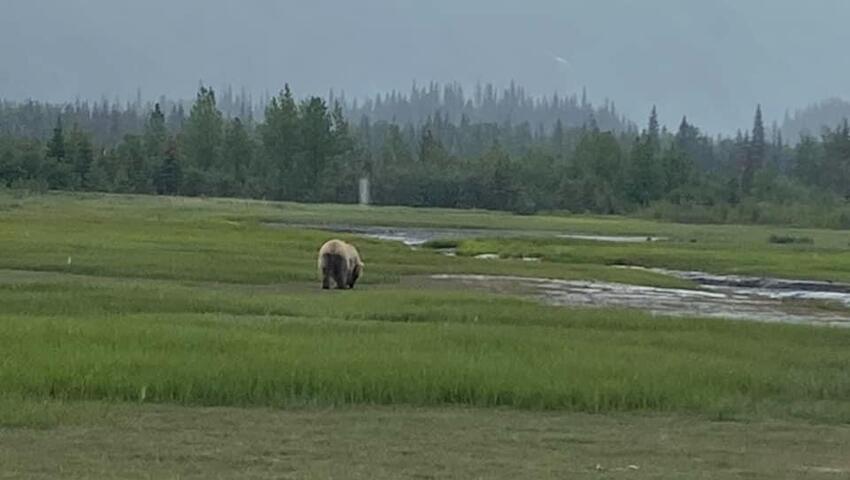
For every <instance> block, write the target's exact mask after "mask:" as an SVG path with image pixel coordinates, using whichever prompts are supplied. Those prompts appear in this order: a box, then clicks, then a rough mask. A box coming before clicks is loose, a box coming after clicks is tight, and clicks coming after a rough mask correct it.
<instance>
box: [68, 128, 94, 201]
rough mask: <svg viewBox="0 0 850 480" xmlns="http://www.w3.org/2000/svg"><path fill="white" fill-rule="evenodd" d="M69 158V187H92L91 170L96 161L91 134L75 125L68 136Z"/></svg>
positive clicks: (86, 188) (85, 188)
mask: <svg viewBox="0 0 850 480" xmlns="http://www.w3.org/2000/svg"><path fill="white" fill-rule="evenodd" d="M67 155H68V157H67V159H68V164H69V166H70V169H71V176H70V181H69V184H68V187H70V188H72V189H84V190H88V189H90V188H91V187H92V184H91V182H90V179H89V171H90V170H91V167H92V164H93V163H94V151H93V147H92V144H91V140H90V139H89V136H88V135H87V134H86V133H85V132H83V131H82V130H80V128H79V127H78V126H76V125H74V128H73V129H71V134H70V136H69V137H68V145H67Z"/></svg>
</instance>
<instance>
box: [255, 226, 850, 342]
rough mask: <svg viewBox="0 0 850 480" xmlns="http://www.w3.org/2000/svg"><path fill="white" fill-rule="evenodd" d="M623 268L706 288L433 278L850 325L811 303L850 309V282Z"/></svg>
mask: <svg viewBox="0 0 850 480" xmlns="http://www.w3.org/2000/svg"><path fill="white" fill-rule="evenodd" d="M272 225H273V226H280V227H294V228H312V229H320V230H328V231H334V232H345V233H353V234H356V235H362V236H365V237H370V238H376V239H380V240H390V241H398V242H402V243H404V244H405V245H408V246H411V247H413V248H416V247H418V246H421V245H422V244H424V243H426V242H428V241H431V240H437V239H447V240H453V239H463V238H474V237H518V236H537V237H540V236H554V237H559V238H569V239H577V240H593V241H600V242H630V243H637V242H656V241H663V240H666V238H664V237H645V236H605V235H585V234H563V233H558V232H556V231H537V230H498V229H466V228H414V227H410V228H408V227H380V226H355V225H341V224H328V225H294V224H272ZM437 251H438V252H440V253H442V254H444V255H449V256H455V255H456V251H455V249H452V248H447V249H438V250H437ZM475 258H478V259H481V260H494V259H498V258H499V256H498V255H497V254H494V253H484V254H480V255H477V256H476V257H475ZM523 260H525V261H533V262H536V261H540V260H541V259H540V258H536V257H524V258H523ZM619 268H633V269H642V270H647V271H652V272H655V273H660V274H664V275H670V276H673V277H678V278H682V279H686V280H690V281H692V282H694V283H695V284H697V285H699V287H700V289H699V290H686V289H673V288H657V287H647V286H638V285H627V284H620V283H610V282H594V281H567V280H555V279H545V278H524V277H510V276H485V275H435V276H433V277H432V278H433V279H435V280H437V281H441V282H460V283H462V284H464V285H466V286H470V287H476V288H481V289H484V290H488V291H496V292H505V291H513V292H531V295H533V296H534V297H535V298H538V299H539V300H541V301H543V302H545V303H548V304H552V305H564V306H566V305H573V306H588V307H594V306H598V307H618V308H636V309H641V310H646V311H648V312H651V313H653V314H659V315H673V316H694V317H719V318H730V319H741V320H756V321H764V322H785V323H800V324H817V325H836V326H845V327H848V326H850V310H847V311H843V309H842V308H818V306H817V305H813V304H812V303H811V302H829V303H833V304H836V305H840V306H844V307H847V308H848V309H850V284H842V283H834V282H822V281H810V280H788V279H778V278H761V277H747V276H738V275H716V274H709V273H705V272H698V271H680V270H669V269H661V268H644V267H633V266H622V267H619ZM807 302H809V303H807Z"/></svg>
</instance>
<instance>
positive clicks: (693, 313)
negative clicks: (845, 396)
mask: <svg viewBox="0 0 850 480" xmlns="http://www.w3.org/2000/svg"><path fill="white" fill-rule="evenodd" d="M431 278H432V279H433V280H435V281H437V282H445V283H448V284H451V283H454V284H460V285H463V286H464V287H466V288H476V289H481V290H484V291H492V292H498V293H507V292H513V293H522V294H527V295H530V296H532V297H533V298H536V299H538V300H540V301H542V302H544V303H547V304H550V305H559V306H579V307H614V308H635V309H640V310H645V311H648V312H650V313H652V314H656V315H669V316H680V317H681V316H687V317H710V318H728V319H738V320H754V321H762V322H783V323H796V324H812V325H833V326H842V327H850V311H846V312H844V311H829V310H822V309H818V308H817V307H815V306H811V305H805V304H794V303H791V304H789V303H787V302H783V301H782V299H781V298H777V297H773V296H771V295H767V294H761V293H760V292H756V291H754V292H742V291H715V290H712V291H707V290H684V289H674V288H658V287H647V286H638V285H626V284H621V283H610V282H594V281H576V280H555V279H545V278H524V277H511V276H488V275H433V276H432V277H431Z"/></svg>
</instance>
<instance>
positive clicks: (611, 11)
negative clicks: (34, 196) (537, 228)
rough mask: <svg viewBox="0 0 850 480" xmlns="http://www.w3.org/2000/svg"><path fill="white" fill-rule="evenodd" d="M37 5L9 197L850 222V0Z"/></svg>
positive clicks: (4, 147) (6, 172)
mask: <svg viewBox="0 0 850 480" xmlns="http://www.w3.org/2000/svg"><path fill="white" fill-rule="evenodd" d="M46 3H48V4H50V5H51V7H53V8H45V4H42V3H39V4H38V5H34V4H32V3H31V2H23V1H19V0H9V1H8V2H7V4H5V5H4V7H5V8H4V13H5V14H4V15H3V16H2V17H0V42H2V44H3V45H14V46H16V47H18V48H6V49H4V57H3V66H2V70H0V99H2V100H0V188H13V189H18V190H21V189H22V190H34V191H44V190H47V189H60V190H77V191H104V192H122V193H145V194H168V195H190V196H199V195H214V196H234V197H249V198H264V199H275V200H294V201H303V202H353V201H355V200H356V194H357V190H356V189H357V180H358V179H359V178H361V177H364V176H368V177H370V178H371V180H372V186H373V191H372V199H373V200H374V201H375V202H377V203H380V204H404V205H417V206H441V207H464V208H466V207H475V208H487V209H498V210H509V211H514V212H518V213H532V212H538V211H551V210H565V211H570V212H579V213H583V212H591V213H622V214H633V215H644V216H653V217H656V218H667V219H674V220H680V221H695V222H755V223H774V222H775V223H792V224H799V225H817V226H826V227H837V228H850V205H848V201H850V128H848V124H847V120H846V119H847V117H848V115H850V108H848V106H850V104H848V103H847V102H846V101H844V100H842V99H841V96H842V95H846V94H847V91H846V89H847V88H848V86H850V81H848V80H850V77H848V75H850V67H847V66H846V65H844V64H842V63H841V62H835V61H826V60H824V59H828V58H830V57H828V55H827V54H828V53H829V52H833V53H834V54H835V56H833V57H832V58H840V57H839V56H838V55H839V54H840V53H841V52H842V50H841V48H843V47H842V43H841V42H838V41H835V40H836V38H838V37H836V36H837V35H839V34H840V33H841V32H843V25H841V24H840V22H838V20H837V19H839V18H847V17H846V16H844V17H842V16H841V15H840V13H841V12H846V13H850V8H848V6H847V4H845V3H844V2H833V1H832V0H823V1H822V2H819V3H818V4H817V8H814V7H812V6H803V5H801V4H798V3H796V2H786V1H784V0H783V1H777V2H772V3H771V4H770V8H769V9H761V8H756V7H755V6H754V5H755V2H738V3H732V2H726V1H717V2H696V1H693V2H691V1H675V2H674V1H672V0H655V1H653V2H641V3H638V2H627V1H625V0H609V1H606V2H589V1H588V2H569V5H565V3H567V2H554V1H538V2H532V3H530V4H527V5H526V4H523V5H522V6H519V4H516V5H514V4H508V3H503V2H486V3H485V2H483V1H479V0H470V1H467V2H460V3H459V4H458V3H451V4H449V3H448V2H445V1H443V0H438V1H435V2H428V3H427V4H422V2H418V3H414V2H410V3H404V2H389V0H369V1H364V2H351V3H345V2H333V1H330V0H326V1H319V2H313V3H311V4H310V6H305V5H300V4H295V3H290V2H271V1H264V0H254V1H249V2H244V4H240V5H238V6H237V5H236V4H230V3H226V2H215V1H214V2H204V3H200V2H192V1H187V2H179V3H177V4H174V5H172V4H170V3H168V4H166V3H165V2H162V1H160V0H152V1H150V2H145V4H144V5H139V4H130V5H118V4H117V3H115V2H106V1H105V0H90V1H87V2H46ZM739 3H743V5H739ZM650 6H651V7H653V8H649V7H650ZM826 6H830V7H831V8H833V10H830V14H829V15H824V12H825V10H823V8H825V7H826ZM160 7H161V8H160ZM659 12H662V13H664V14H663V15H662V14H660V13H659ZM815 20H817V23H816V24H815V23H814V22H815ZM792 32H796V34H794V35H792V34H791V33H792ZM841 38H843V37H841ZM815 52H817V55H814V53H815ZM824 71H828V73H829V74H828V75H827V74H824V73H823V72H824ZM818 72H819V73H818ZM199 78H201V79H204V81H202V82H200V85H199V81H198V79H199ZM423 79H424V80H423ZM438 80H441V81H438ZM216 85H222V86H221V87H217V86H216ZM799 105H804V106H805V105H809V106H808V107H804V108H802V109H798V108H797V106H799Z"/></svg>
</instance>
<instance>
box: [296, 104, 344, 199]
mask: <svg viewBox="0 0 850 480" xmlns="http://www.w3.org/2000/svg"><path fill="white" fill-rule="evenodd" d="M301 112H302V114H301V125H300V134H301V140H300V142H299V144H300V145H301V147H302V154H301V156H300V157H299V159H298V160H300V161H297V162H296V165H297V166H298V167H299V175H298V176H296V178H295V180H296V181H297V183H296V184H297V189H296V191H297V192H298V194H297V197H296V198H297V199H299V200H317V198H316V196H317V195H318V192H319V191H321V190H322V187H323V185H320V184H321V183H322V182H324V181H328V180H331V179H330V178H327V179H325V178H322V176H321V174H322V173H323V172H325V171H326V169H327V167H328V166H329V164H330V161H331V159H332V157H333V155H335V154H336V146H335V145H334V140H335V138H334V134H333V132H332V130H331V129H332V121H331V116H330V114H329V112H328V107H327V105H326V104H325V101H324V100H322V99H321V98H319V97H311V98H309V99H307V100H306V101H305V102H304V104H303V105H302V107H301Z"/></svg>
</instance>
